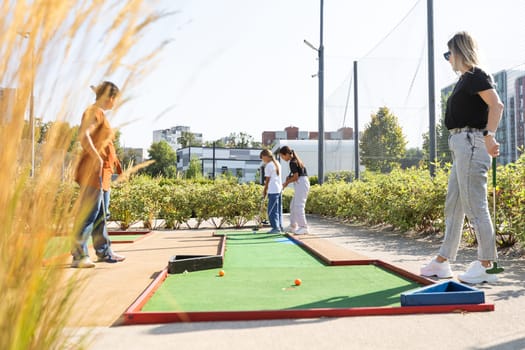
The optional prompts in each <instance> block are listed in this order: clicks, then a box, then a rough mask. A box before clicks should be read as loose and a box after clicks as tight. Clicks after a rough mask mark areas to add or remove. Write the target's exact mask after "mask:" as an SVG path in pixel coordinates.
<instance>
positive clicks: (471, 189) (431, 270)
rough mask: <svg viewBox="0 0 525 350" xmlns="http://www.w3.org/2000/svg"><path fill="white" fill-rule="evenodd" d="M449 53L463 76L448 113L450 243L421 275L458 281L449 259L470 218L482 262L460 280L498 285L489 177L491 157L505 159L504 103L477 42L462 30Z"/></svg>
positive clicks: (447, 231)
mask: <svg viewBox="0 0 525 350" xmlns="http://www.w3.org/2000/svg"><path fill="white" fill-rule="evenodd" d="M448 49H449V51H447V52H446V53H445V54H444V56H445V59H446V60H447V61H449V62H450V64H451V66H452V69H453V70H454V71H455V72H457V73H458V74H460V77H459V80H458V82H457V84H456V86H455V87H454V91H453V92H452V94H451V95H450V97H449V98H448V101H447V110H446V114H445V125H446V126H447V128H448V129H449V132H450V137H449V147H450V150H451V152H452V159H453V164H452V168H451V169H450V175H449V179H448V189H447V198H446V201H445V220H446V221H445V224H446V228H445V240H444V241H443V244H442V245H441V248H440V250H439V254H438V255H437V256H436V257H435V258H433V259H432V260H431V261H430V262H429V263H428V264H427V265H425V266H423V267H422V268H421V274H422V275H423V276H437V277H439V278H450V277H452V270H451V268H450V264H449V260H452V261H454V260H455V259H456V254H457V251H458V247H459V243H460V240H461V233H462V230H463V223H464V220H465V215H466V216H467V217H468V219H469V222H470V223H471V224H472V225H473V226H474V230H475V232H476V237H477V241H478V260H476V261H474V262H472V263H471V264H470V265H469V267H468V269H467V271H466V272H464V273H462V274H459V276H458V278H459V280H461V281H463V282H467V283H482V282H496V281H497V276H496V275H495V274H494V272H496V271H494V270H490V269H491V267H492V262H493V261H495V260H496V259H497V251H496V241H495V232H494V228H493V226H492V220H491V219H490V213H489V206H488V200H487V174H488V170H489V168H490V164H491V157H497V156H498V155H499V143H498V142H497V141H496V138H495V132H496V128H497V127H498V124H499V121H500V119H501V114H502V112H503V104H502V103H501V101H500V99H499V96H498V94H497V92H496V90H495V89H494V84H493V82H492V78H491V77H490V76H489V75H488V74H487V73H485V72H484V71H483V70H482V69H481V68H479V62H478V54H477V47H476V43H475V41H474V39H473V38H472V37H471V36H470V35H469V34H468V33H466V32H459V33H457V34H456V35H454V37H452V39H450V41H449V42H448Z"/></svg>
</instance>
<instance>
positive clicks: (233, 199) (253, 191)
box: [110, 157, 525, 246]
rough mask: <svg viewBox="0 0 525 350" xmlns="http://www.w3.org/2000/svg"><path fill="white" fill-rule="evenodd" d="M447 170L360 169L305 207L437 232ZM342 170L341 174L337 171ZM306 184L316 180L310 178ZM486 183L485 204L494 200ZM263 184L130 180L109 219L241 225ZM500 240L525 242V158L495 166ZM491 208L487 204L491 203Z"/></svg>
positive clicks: (256, 205) (254, 214)
mask: <svg viewBox="0 0 525 350" xmlns="http://www.w3.org/2000/svg"><path fill="white" fill-rule="evenodd" d="M448 173H449V167H448V166H445V167H442V168H438V169H436V174H435V176H434V178H431V177H430V176H429V174H428V169H415V168H410V169H405V170H401V169H397V170H394V171H392V172H391V173H389V174H380V173H372V172H363V174H362V176H361V179H360V180H354V181H352V182H347V180H348V179H349V176H350V174H351V173H348V174H339V175H341V176H339V175H338V176H335V175H334V176H332V175H330V176H329V179H330V181H327V182H326V183H325V184H323V185H318V184H313V185H312V186H311V188H310V194H309V196H308V200H307V202H306V212H307V213H311V214H318V215H321V216H326V217H332V218H337V219H339V220H343V221H349V222H356V223H361V224H367V225H377V224H388V225H391V226H393V227H394V228H397V229H400V230H404V231H407V230H413V231H417V232H421V231H428V232H431V231H435V232H439V231H443V230H444V217H443V212H444V204H445V197H446V188H447V181H448ZM343 175H344V176H343ZM310 180H311V182H312V183H314V182H315V181H316V180H317V178H316V177H310ZM492 189H493V188H492V185H491V181H489V194H488V195H489V203H492V201H493V197H492ZM261 194H262V186H261V185H258V184H255V183H249V184H238V183H237V181H236V179H235V178H228V177H221V178H219V179H217V180H215V181H213V180H208V179H193V180H186V179H163V178H155V179H152V178H150V177H147V176H136V177H133V178H132V179H131V180H130V181H129V182H126V183H117V184H115V185H114V186H113V189H112V200H111V210H110V212H111V218H112V219H113V220H116V221H118V222H119V224H120V226H121V227H122V228H128V227H129V226H131V225H132V224H134V223H136V222H138V221H144V222H145V223H146V225H150V226H152V225H153V223H154V222H155V221H154V220H155V219H163V220H164V222H165V225H166V227H167V228H175V229H176V228H180V227H181V225H186V226H187V227H190V223H189V222H190V219H192V218H193V219H194V222H195V224H193V227H191V228H198V227H199V226H200V225H201V224H202V223H203V222H204V221H210V222H211V223H213V225H215V227H216V228H221V227H223V226H224V225H230V226H233V227H243V226H244V225H246V223H247V222H248V221H250V220H253V219H255V218H258V216H259V210H260V200H261ZM292 197H293V189H288V188H287V189H285V190H284V191H283V211H284V212H288V211H289V208H290V202H291V199H292ZM496 201H497V206H496V224H497V235H498V243H499V244H500V245H504V246H508V245H512V244H514V243H516V242H518V241H521V242H523V241H524V240H525V210H524V209H523V208H525V158H524V157H522V158H521V159H520V160H518V161H517V162H516V163H514V164H509V165H507V166H505V167H503V166H500V167H499V168H498V185H497V188H496ZM491 210H492V208H491Z"/></svg>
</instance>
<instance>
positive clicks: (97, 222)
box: [71, 186, 111, 260]
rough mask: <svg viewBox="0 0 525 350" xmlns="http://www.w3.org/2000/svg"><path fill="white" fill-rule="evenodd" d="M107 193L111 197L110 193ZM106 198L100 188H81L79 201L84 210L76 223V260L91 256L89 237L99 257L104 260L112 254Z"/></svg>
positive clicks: (74, 245) (74, 250) (74, 255)
mask: <svg viewBox="0 0 525 350" xmlns="http://www.w3.org/2000/svg"><path fill="white" fill-rule="evenodd" d="M107 193H108V194H107V195H108V196H109V192H107ZM105 197H106V193H103V191H101V190H100V189H98V188H94V187H89V186H86V187H81V188H80V198H79V200H80V203H81V206H82V209H81V212H80V213H79V215H78V217H77V222H76V223H75V232H76V236H75V242H74V244H73V249H72V251H71V255H73V259H75V260H78V259H81V258H83V257H86V256H89V251H88V240H89V236H91V237H92V239H93V248H94V249H95V252H96V254H97V256H98V257H100V258H103V257H106V256H107V255H109V254H111V241H110V240H109V236H108V231H107V227H106V218H105V217H104V209H105V203H106V201H105V200H104V199H105ZM86 214H87V215H86Z"/></svg>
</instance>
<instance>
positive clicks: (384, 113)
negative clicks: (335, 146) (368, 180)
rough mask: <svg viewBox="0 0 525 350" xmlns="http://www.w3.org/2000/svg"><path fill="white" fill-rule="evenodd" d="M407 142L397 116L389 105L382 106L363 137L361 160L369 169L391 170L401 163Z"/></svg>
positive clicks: (366, 128)
mask: <svg viewBox="0 0 525 350" xmlns="http://www.w3.org/2000/svg"><path fill="white" fill-rule="evenodd" d="M406 144H407V142H406V140H405V136H404V135H403V131H402V129H401V126H400V125H399V123H398V120H397V117H396V116H395V115H393V114H392V113H391V112H390V110H389V109H388V108H387V107H381V108H379V110H378V111H377V113H376V114H373V115H372V120H371V121H370V123H369V124H368V125H367V126H366V127H365V131H364V132H363V136H362V137H361V143H360V148H361V149H360V152H359V154H360V156H361V162H362V163H363V165H365V166H366V167H367V169H369V170H372V171H380V172H383V173H385V172H390V171H391V170H392V169H394V168H396V167H398V166H399V165H400V163H401V159H402V158H403V157H404V155H405V147H406Z"/></svg>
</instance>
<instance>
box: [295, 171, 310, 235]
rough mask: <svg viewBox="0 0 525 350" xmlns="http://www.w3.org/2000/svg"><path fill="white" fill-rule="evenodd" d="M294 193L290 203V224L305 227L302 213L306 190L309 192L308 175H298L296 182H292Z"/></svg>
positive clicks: (306, 195) (306, 194)
mask: <svg viewBox="0 0 525 350" xmlns="http://www.w3.org/2000/svg"><path fill="white" fill-rule="evenodd" d="M294 188H295V193H294V195H293V198H292V201H291V203H290V226H292V227H295V226H298V227H299V228H301V227H304V228H307V227H308V225H307V223H306V215H305V214H304V207H305V206H306V199H307V198H308V192H310V181H309V180H308V176H299V179H298V180H297V182H295V183H294Z"/></svg>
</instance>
